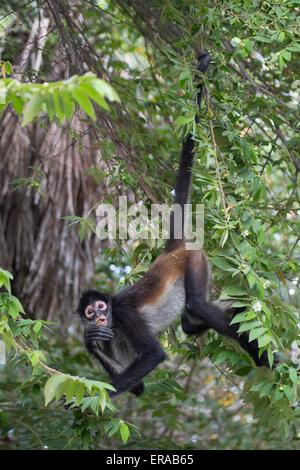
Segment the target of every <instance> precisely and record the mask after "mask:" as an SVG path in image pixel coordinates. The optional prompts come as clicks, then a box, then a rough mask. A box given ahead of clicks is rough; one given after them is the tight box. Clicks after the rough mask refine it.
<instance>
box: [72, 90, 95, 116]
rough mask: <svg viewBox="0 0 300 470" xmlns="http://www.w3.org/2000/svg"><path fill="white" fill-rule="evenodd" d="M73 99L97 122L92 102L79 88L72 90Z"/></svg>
mask: <svg viewBox="0 0 300 470" xmlns="http://www.w3.org/2000/svg"><path fill="white" fill-rule="evenodd" d="M72 93H73V97H74V99H75V101H76V102H77V103H78V105H79V107H80V108H81V109H82V110H83V111H85V112H86V114H88V115H89V116H90V117H91V118H92V119H93V120H95V118H96V116H95V112H94V108H93V106H92V103H91V102H90V100H89V98H88V97H87V95H86V94H85V93H83V91H82V90H81V89H80V88H79V87H75V88H74V89H73V90H72Z"/></svg>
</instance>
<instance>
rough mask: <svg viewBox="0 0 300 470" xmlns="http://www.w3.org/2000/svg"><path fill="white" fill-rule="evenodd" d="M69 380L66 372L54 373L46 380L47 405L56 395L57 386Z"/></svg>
mask: <svg viewBox="0 0 300 470" xmlns="http://www.w3.org/2000/svg"><path fill="white" fill-rule="evenodd" d="M66 380H68V376H67V375H65V374H55V375H52V376H51V377H50V378H49V379H48V380H47V382H46V385H45V387H44V396H45V406H47V405H48V404H49V403H50V402H51V401H52V400H53V399H54V398H55V396H56V391H57V388H58V387H59V386H60V385H61V384H62V383H64V382H66Z"/></svg>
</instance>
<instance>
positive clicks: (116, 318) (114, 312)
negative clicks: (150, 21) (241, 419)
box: [78, 52, 278, 397]
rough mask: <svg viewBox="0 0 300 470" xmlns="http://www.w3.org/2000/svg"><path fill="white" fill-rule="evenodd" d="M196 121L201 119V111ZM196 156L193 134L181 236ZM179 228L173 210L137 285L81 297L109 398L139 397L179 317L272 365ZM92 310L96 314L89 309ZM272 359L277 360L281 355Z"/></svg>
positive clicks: (89, 341)
mask: <svg viewBox="0 0 300 470" xmlns="http://www.w3.org/2000/svg"><path fill="white" fill-rule="evenodd" d="M198 59H199V67H198V68H199V70H200V71H201V72H202V73H204V72H205V71H206V70H207V68H208V66H209V63H210V60H211V58H210V56H209V54H208V53H206V52H203V53H201V54H199V57H198ZM201 93H202V86H201V85H199V86H198V97H197V102H198V105H199V109H200V105H201ZM195 119H196V122H199V116H198V115H197V116H196V118H195ZM193 158H194V140H193V136H192V134H189V135H188V137H187V139H186V140H185V141H184V142H183V145H182V152H181V159H180V165H179V172H178V176H177V181H176V188H175V199H174V203H175V204H179V205H180V207H181V209H182V218H181V220H180V221H179V223H180V224H181V229H182V234H183V233H184V232H183V229H184V218H185V215H184V204H187V203H188V200H189V193H190V185H191V179H192V167H193ZM175 228H176V227H175V217H174V214H171V221H170V236H169V240H168V241H167V243H166V247H165V250H164V251H163V253H162V255H160V257H158V258H157V260H156V261H155V262H154V263H153V264H152V266H151V267H150V269H149V271H148V273H147V274H146V275H145V276H144V277H143V278H141V279H140V280H139V281H138V282H136V283H135V284H134V285H133V286H131V287H129V288H127V289H124V290H122V291H120V292H118V293H117V294H116V295H114V296H110V295H109V294H104V293H102V292H98V291H95V290H90V291H86V292H84V293H83V295H82V297H81V299H80V302H79V306H78V313H79V314H80V316H81V318H82V320H83V321H84V323H85V324H86V325H87V328H86V330H85V332H84V340H85V345H86V348H87V350H88V352H89V353H90V354H92V355H94V356H95V357H96V358H97V360H98V361H99V362H100V363H101V364H102V366H103V367H104V368H105V369H106V371H107V372H108V373H109V374H110V376H111V378H112V385H113V386H114V387H115V388H116V392H110V396H111V397H112V396H115V395H118V394H120V393H122V392H125V391H130V392H131V393H134V394H135V395H137V396H138V395H140V394H141V393H142V392H143V389H144V385H143V383H142V379H143V378H144V377H145V376H146V375H147V374H148V373H149V372H151V371H152V370H153V369H154V368H155V367H156V366H157V365H158V364H160V363H161V362H162V361H163V360H164V359H165V358H166V354H165V352H164V350H163V348H162V346H161V344H160V343H159V341H158V339H157V334H158V333H159V332H160V331H162V330H163V329H164V328H165V327H166V326H168V325H169V324H170V323H171V322H172V321H174V320H176V318H178V316H179V315H181V319H182V328H183V331H184V332H185V333H186V334H188V335H193V334H202V333H203V332H204V331H206V330H207V329H208V328H212V329H214V330H215V331H217V332H218V333H220V334H222V335H225V336H228V337H230V338H233V339H235V340H236V341H238V342H239V344H240V345H241V346H242V347H243V348H244V349H245V350H246V351H247V352H248V353H249V354H250V355H251V356H252V358H253V359H254V361H255V363H256V364H257V365H259V366H260V365H268V359H267V355H266V353H263V354H262V356H261V357H260V358H259V357H258V351H259V349H258V344H257V341H252V342H251V343H249V338H248V335H247V334H246V333H243V334H242V335H240V336H239V335H238V333H237V330H238V326H237V325H230V321H231V318H232V316H233V315H234V314H236V313H237V312H238V311H237V310H234V309H232V308H231V307H230V305H228V303H225V304H222V303H218V302H211V301H210V269H209V265H208V262H207V260H206V257H205V254H204V253H203V251H202V250H200V251H196V250H195V251H188V250H185V245H184V240H183V235H182V236H181V238H180V239H176V238H175V233H176V230H175ZM176 276H177V277H176ZM165 297H166V298H165ZM98 301H103V302H105V304H106V309H105V311H104V312H103V311H102V310H101V308H99V302H98ZM97 302H98V303H97ZM100 304H101V303H100ZM87 306H89V309H90V308H91V310H89V309H87V313H86V312H85V311H86V307H87ZM97 306H98V307H97ZM93 311H94V314H92V313H89V312H93ZM87 315H88V316H89V317H90V318H87V317H86V316H87ZM100 315H101V316H102V317H103V318H104V317H105V323H104V325H101V324H99V322H98V319H99V316H100ZM101 321H102V320H101ZM274 359H275V360H274V364H276V363H277V362H278V360H277V357H275V358H274Z"/></svg>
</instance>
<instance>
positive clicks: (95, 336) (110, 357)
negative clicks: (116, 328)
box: [84, 326, 144, 396]
mask: <svg viewBox="0 0 300 470" xmlns="http://www.w3.org/2000/svg"><path fill="white" fill-rule="evenodd" d="M117 337H118V335H117ZM114 338H115V335H114V333H113V332H112V330H111V329H110V328H106V327H99V326H96V327H91V328H88V329H87V330H85V333H84V340H85V346H86V349H87V351H88V352H89V353H90V354H92V355H93V356H94V357H95V358H96V359H97V360H98V361H99V362H100V364H101V365H102V367H103V368H104V369H105V370H106V371H107V372H108V374H109V375H110V377H111V378H112V379H114V378H115V377H116V376H117V375H120V374H121V373H122V372H123V371H124V364H122V363H121V361H118V360H117V358H116V356H117V353H116V352H117V351H118V348H117V346H116V345H115V343H116V342H117V339H114ZM97 341H98V343H97ZM99 341H101V342H102V344H101V346H102V347H101V346H100V344H99ZM129 391H130V392H131V393H133V394H134V395H136V396H139V395H141V394H142V393H143V391H144V384H143V383H142V382H139V383H137V384H136V385H135V386H134V387H132V388H131V389H130V390H129Z"/></svg>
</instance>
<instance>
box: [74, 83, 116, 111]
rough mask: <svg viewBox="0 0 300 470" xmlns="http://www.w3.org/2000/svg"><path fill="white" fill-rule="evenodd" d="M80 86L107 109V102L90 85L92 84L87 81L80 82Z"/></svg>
mask: <svg viewBox="0 0 300 470" xmlns="http://www.w3.org/2000/svg"><path fill="white" fill-rule="evenodd" d="M80 88H81V89H82V90H83V91H84V92H85V93H86V94H87V95H88V96H89V97H90V98H92V100H93V101H95V102H96V103H97V104H98V105H99V106H101V108H104V109H106V110H107V109H109V108H108V104H107V103H106V101H105V99H104V98H103V96H102V95H100V94H99V93H98V91H97V90H96V89H95V88H94V87H93V86H92V84H90V83H88V82H83V83H81V84H80Z"/></svg>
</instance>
